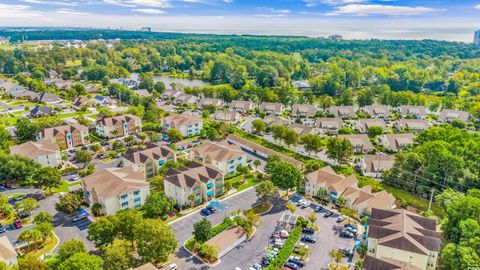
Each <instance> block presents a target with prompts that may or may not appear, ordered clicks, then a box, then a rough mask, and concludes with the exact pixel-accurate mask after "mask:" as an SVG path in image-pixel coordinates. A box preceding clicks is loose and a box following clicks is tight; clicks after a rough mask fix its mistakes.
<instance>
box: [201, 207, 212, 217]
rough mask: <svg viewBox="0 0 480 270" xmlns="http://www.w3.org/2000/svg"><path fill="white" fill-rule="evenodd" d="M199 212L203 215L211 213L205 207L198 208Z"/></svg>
mask: <svg viewBox="0 0 480 270" xmlns="http://www.w3.org/2000/svg"><path fill="white" fill-rule="evenodd" d="M200 213H201V214H202V215H204V216H209V215H211V214H212V211H210V210H208V209H207V208H203V209H202V210H200Z"/></svg>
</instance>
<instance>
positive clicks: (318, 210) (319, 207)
mask: <svg viewBox="0 0 480 270" xmlns="http://www.w3.org/2000/svg"><path fill="white" fill-rule="evenodd" d="M313 210H314V211H315V212H317V213H318V212H321V211H322V210H323V207H321V206H320V205H316V206H315V207H314V208H313Z"/></svg>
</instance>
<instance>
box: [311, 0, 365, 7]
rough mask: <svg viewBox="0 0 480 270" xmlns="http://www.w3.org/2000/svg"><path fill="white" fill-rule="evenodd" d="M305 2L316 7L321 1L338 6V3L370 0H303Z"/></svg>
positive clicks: (344, 3)
mask: <svg viewBox="0 0 480 270" xmlns="http://www.w3.org/2000/svg"><path fill="white" fill-rule="evenodd" d="M303 2H304V3H305V6H307V7H315V6H318V4H321V3H322V4H327V5H332V6H336V5H346V4H356V3H364V2H368V0H303Z"/></svg>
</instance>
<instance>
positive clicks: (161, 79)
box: [153, 75, 209, 89]
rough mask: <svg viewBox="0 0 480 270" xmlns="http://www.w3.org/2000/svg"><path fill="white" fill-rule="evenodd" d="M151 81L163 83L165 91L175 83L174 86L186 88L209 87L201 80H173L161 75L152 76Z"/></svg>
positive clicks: (173, 78)
mask: <svg viewBox="0 0 480 270" xmlns="http://www.w3.org/2000/svg"><path fill="white" fill-rule="evenodd" d="M153 81H154V82H155V83H156V82H163V83H164V84H165V86H166V87H167V89H169V88H170V84H172V83H176V84H181V85H184V86H186V87H195V86H197V87H200V86H205V85H209V83H208V82H204V81H202V80H197V79H193V80H190V79H184V78H175V77H170V76H163V75H153Z"/></svg>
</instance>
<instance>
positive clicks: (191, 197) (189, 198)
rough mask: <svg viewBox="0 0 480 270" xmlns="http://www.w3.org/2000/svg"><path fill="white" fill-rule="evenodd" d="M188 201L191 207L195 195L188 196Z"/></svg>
mask: <svg viewBox="0 0 480 270" xmlns="http://www.w3.org/2000/svg"><path fill="white" fill-rule="evenodd" d="M188 200H189V201H191V202H192V205H193V204H194V201H193V200H195V195H193V194H190V195H188Z"/></svg>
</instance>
